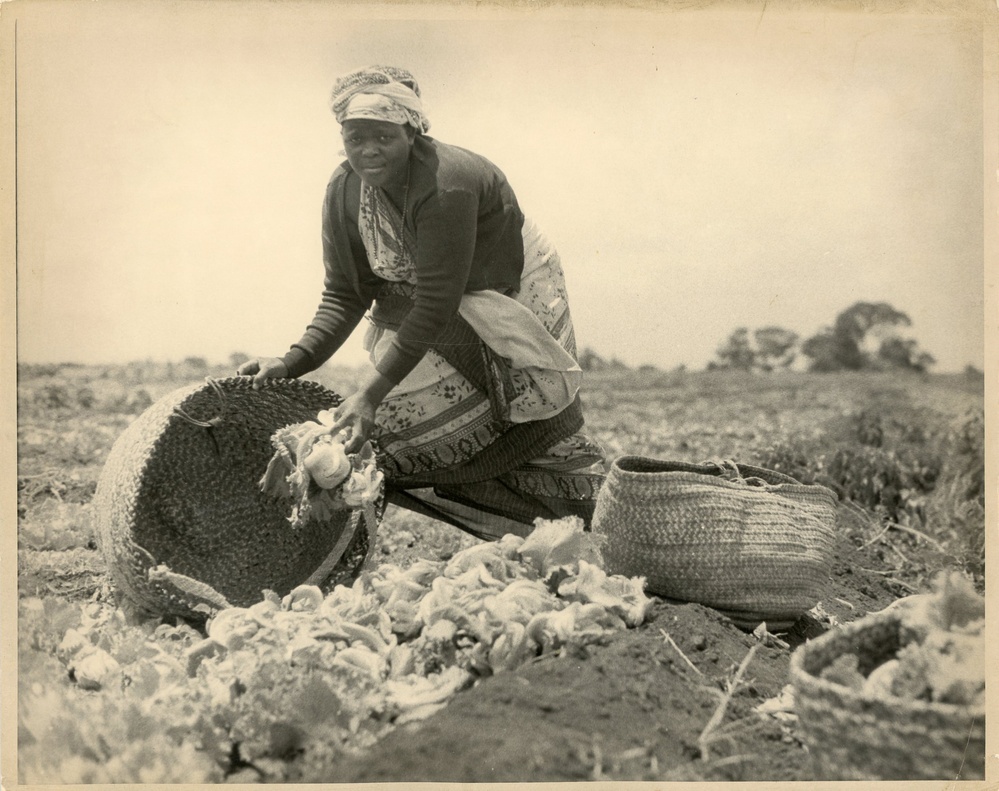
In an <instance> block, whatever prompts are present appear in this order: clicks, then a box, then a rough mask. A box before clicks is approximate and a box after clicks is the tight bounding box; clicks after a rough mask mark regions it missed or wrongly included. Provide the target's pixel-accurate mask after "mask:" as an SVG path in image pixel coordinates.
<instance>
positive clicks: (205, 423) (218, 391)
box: [173, 376, 229, 428]
mask: <svg viewBox="0 0 999 791" xmlns="http://www.w3.org/2000/svg"><path fill="white" fill-rule="evenodd" d="M205 382H207V383H208V384H209V385H210V386H211V388H212V390H214V391H215V395H216V396H218V399H219V414H218V415H216V416H215V417H213V418H211V419H209V420H198V419H197V418H193V417H191V416H190V415H189V414H187V412H185V411H184V409H183V407H181V406H180V404H178V405H177V406H175V407H174V408H173V411H174V413H175V414H177V415H179V416H180V417H182V418H183V419H184V420H186V421H187V422H188V423H191V424H192V425H195V426H201V428H215V427H216V426H220V425H222V423H223V422H224V421H225V415H226V410H227V409H228V406H229V405H228V403H227V402H226V400H225V393H224V392H222V388H221V387H219V384H218V382H216V381H215V380H214V379H212V378H211V377H210V376H209V377H208V378H206V379H205Z"/></svg>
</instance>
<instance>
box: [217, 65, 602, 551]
mask: <svg viewBox="0 0 999 791" xmlns="http://www.w3.org/2000/svg"><path fill="white" fill-rule="evenodd" d="M331 105H332V110H333V113H334V115H335V116H336V119H337V121H338V122H339V123H340V125H341V133H342V137H343V142H344V149H345V153H346V156H347V161H346V162H344V163H343V164H341V165H340V167H338V168H337V170H336V171H335V172H334V174H333V176H332V178H331V180H330V182H329V185H328V186H327V189H326V198H325V202H324V205H323V254H324V264H325V269H326V275H325V288H324V290H323V296H322V302H321V303H320V305H319V308H318V310H317V312H316V315H315V318H314V319H313V320H312V323H311V324H309V326H308V328H307V329H306V331H305V334H304V335H303V336H302V338H301V340H299V341H298V342H297V343H295V344H294V345H293V346H292V347H291V349H290V350H289V352H288V353H287V354H285V355H284V356H283V357H280V358H275V357H264V358H257V359H254V360H249V361H248V362H246V363H244V364H243V365H242V366H240V368H239V370H238V371H237V373H239V374H241V375H252V376H254V386H259V384H260V382H262V381H263V380H264V379H267V378H269V377H298V376H301V375H303V374H305V373H308V372H309V371H313V370H315V369H316V368H318V367H319V366H320V365H322V364H323V363H324V362H325V361H326V360H328V359H329V358H330V357H331V356H332V355H333V353H334V352H336V350H337V349H339V348H340V346H341V344H342V343H343V342H344V341H345V340H346V339H347V337H348V336H349V335H350V333H351V332H352V331H353V330H354V328H355V327H356V326H357V324H358V323H359V322H360V320H361V318H362V317H363V316H364V315H365V314H366V313H367V312H368V311H369V310H370V314H369V318H370V320H371V326H370V328H369V330H368V333H367V336H366V338H365V348H366V349H367V350H368V351H369V353H370V355H371V361H372V364H373V367H372V369H371V370H370V371H369V372H368V374H367V375H366V377H365V379H364V380H363V382H362V383H361V385H360V387H359V389H358V390H357V392H355V393H354V394H353V395H351V396H350V397H348V398H346V399H345V400H344V402H343V403H342V404H341V405H340V407H339V408H338V409H337V410H336V411H335V415H336V424H335V427H334V428H335V429H342V430H344V432H345V433H346V435H347V437H348V440H347V443H346V447H347V450H348V452H352V451H354V450H356V449H357V448H359V447H360V445H361V444H362V443H363V442H364V440H365V439H367V438H368V437H370V438H372V439H374V440H375V441H376V442H377V443H378V446H379V448H380V449H381V450H382V451H383V452H384V454H385V458H384V461H383V469H384V471H385V475H386V479H387V481H388V487H387V488H388V499H389V502H392V503H395V504H397V505H400V506H403V507H406V508H410V509H412V510H414V511H417V512H419V513H423V514H427V515H430V516H433V517H434V518H437V519H441V520H443V521H446V522H448V523H450V524H453V525H456V526H458V527H460V528H462V529H464V530H467V531H469V532H471V533H473V534H475V535H477V536H479V537H482V538H497V537H500V536H502V535H503V534H505V533H509V532H514V533H517V534H519V535H526V534H527V533H528V532H530V530H531V527H532V523H533V520H534V519H535V518H536V517H544V518H558V517H561V516H567V515H573V514H574V515H578V516H581V517H582V518H583V519H584V521H586V522H587V523H588V522H589V519H590V517H591V515H592V513H593V506H594V503H595V499H596V493H597V489H598V488H599V486H600V483H601V482H602V480H603V472H604V466H603V455H602V452H601V450H600V448H599V447H598V446H597V445H596V444H595V443H593V442H592V441H590V440H589V439H588V438H587V437H586V436H585V435H584V434H582V433H581V432H580V429H581V428H582V425H583V417H582V412H581V409H580V403H579V397H578V389H579V381H580V378H581V371H580V368H579V365H578V364H577V362H576V359H575V355H576V348H575V338H574V336H573V329H572V321H571V318H570V315H569V306H568V303H567V301H566V292H565V284H564V280H563V276H562V269H561V265H560V262H559V257H558V254H557V253H556V251H555V250H554V248H553V247H552V246H551V245H550V244H549V243H548V242H547V240H546V239H545V237H544V236H543V235H542V234H541V233H540V232H539V231H538V230H537V228H535V227H534V226H533V225H532V224H531V223H530V222H529V221H527V220H525V218H524V215H523V213H522V212H521V210H520V207H519V205H518V204H517V198H516V196H515V195H514V193H513V190H512V189H511V188H510V185H509V184H508V183H507V180H506V178H505V177H504V175H503V174H502V173H501V172H500V170H499V169H498V168H496V167H495V166H494V165H493V164H492V163H490V162H489V161H488V160H486V159H485V158H483V157H481V156H478V155H477V154H474V153H472V152H470V151H466V150H464V149H461V148H458V147H455V146H451V145H447V144H445V143H442V142H440V141H438V140H434V139H433V138H431V137H429V136H428V135H427V131H428V130H429V128H430V122H429V121H428V120H427V117H426V116H425V115H424V112H423V107H422V104H421V100H420V89H419V86H418V85H417V82H416V80H415V79H414V78H413V75H412V74H410V73H409V72H408V71H406V70H404V69H399V68H394V67H383V66H373V67H370V68H366V69H361V70H359V71H356V72H353V73H351V74H348V75H346V76H344V77H342V78H341V79H339V80H338V81H337V82H336V85H335V86H334V88H333V95H332V100H331Z"/></svg>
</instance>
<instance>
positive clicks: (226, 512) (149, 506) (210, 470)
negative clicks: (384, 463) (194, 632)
mask: <svg viewBox="0 0 999 791" xmlns="http://www.w3.org/2000/svg"><path fill="white" fill-rule="evenodd" d="M340 400H341V399H340V397H339V396H338V395H337V394H336V393H333V392H332V391H330V390H327V389H325V388H323V387H322V386H320V385H318V384H316V383H314V382H307V381H300V380H293V379H272V380H269V381H268V382H266V383H265V385H264V386H263V387H262V388H261V389H260V390H254V389H253V388H252V384H251V380H250V379H249V378H248V377H234V378H230V379H219V380H212V381H211V382H205V383H202V384H196V385H192V386H189V387H184V388H181V389H179V390H176V391H174V392H172V393H170V394H168V395H166V396H164V397H163V398H162V399H160V400H159V401H158V402H156V403H155V404H153V405H152V406H151V407H150V408H149V409H148V410H147V411H146V412H144V413H143V414H142V415H140V416H139V417H138V418H137V419H136V420H135V421H134V422H133V423H132V424H131V425H130V426H129V427H128V428H127V429H126V430H125V432H124V433H123V434H122V435H121V436H120V437H119V438H118V440H117V441H116V442H115V444H114V446H113V448H112V449H111V453H110V454H109V456H108V459H107V462H106V463H105V466H104V469H103V471H102V473H101V477H100V480H99V481H98V484H97V492H96V494H95V495H94V500H93V512H94V517H95V520H96V534H97V539H98V543H99V545H100V548H101V550H102V552H103V554H104V557H105V560H106V562H107V567H108V573H109V576H110V580H111V583H112V586H113V587H114V588H115V589H116V591H117V592H118V593H119V594H120V595H122V596H124V597H125V598H127V599H129V600H130V601H131V602H132V603H133V604H135V605H137V606H138V607H139V608H140V609H141V610H144V611H147V612H150V613H153V614H159V615H180V616H184V617H204V614H205V607H206V606H207V608H208V610H211V609H212V608H213V607H214V605H213V604H212V602H213V601H214V599H213V597H212V596H208V598H207V599H206V598H205V596H203V595H202V594H203V593H204V590H203V589H202V588H201V585H204V586H209V588H210V589H211V591H214V592H217V593H218V594H221V595H222V596H223V597H224V598H225V600H227V602H228V603H229V604H232V605H234V606H247V605H249V604H252V603H254V602H257V601H259V600H260V599H261V594H262V591H263V590H265V589H269V590H272V591H274V592H276V593H278V594H282V595H283V594H285V593H287V592H288V591H290V590H291V589H292V588H293V587H295V586H296V585H299V584H301V583H303V582H305V581H306V580H307V579H308V578H309V577H310V575H312V574H313V572H315V571H316V570H317V569H318V568H319V567H320V565H321V564H322V563H323V562H324V560H326V559H327V556H328V555H329V554H330V551H331V550H332V549H333V547H334V544H335V543H336V541H337V539H338V538H339V537H340V535H341V534H342V533H343V531H344V530H345V529H347V528H348V525H350V524H351V521H350V520H351V519H352V518H354V519H356V518H357V517H356V516H355V517H352V512H350V511H342V512H337V514H336V516H335V518H334V519H332V520H331V521H330V522H327V523H320V522H309V523H307V524H306V525H305V526H302V527H293V526H292V525H291V524H290V523H289V521H288V517H289V515H290V512H291V507H292V504H291V503H290V502H287V501H281V500H277V499H274V498H272V497H269V496H267V495H265V494H264V493H263V492H261V490H260V488H259V486H258V482H259V480H260V478H261V476H262V475H263V473H264V470H265V469H266V468H267V463H268V461H269V460H270V458H271V456H272V454H273V452H274V448H273V447H272V446H271V442H270V437H271V434H273V432H274V431H275V430H276V429H279V428H281V427H283V426H286V425H289V424H292V423H300V422H303V421H306V420H315V419H316V416H317V414H318V413H319V412H320V411H321V410H324V409H332V408H333V407H335V406H337V405H338V404H339V403H340ZM355 524H356V523H355ZM367 545H368V540H367V534H366V531H365V530H363V529H360V530H356V534H355V536H354V538H353V539H352V540H351V542H350V544H349V545H348V546H347V549H346V551H345V552H344V554H343V556H342V559H341V561H340V562H339V563H338V564H337V565H336V566H335V567H334V568H333V570H332V572H331V573H330V575H329V576H327V578H326V579H325V580H324V584H326V585H327V586H331V585H333V584H335V583H337V582H346V581H349V580H351V579H353V577H354V576H355V575H356V573H357V571H358V569H359V566H360V565H361V564H362V563H363V561H364V558H365V556H366V553H367V550H368V546H367ZM164 567H165V569H164ZM164 571H167V572H168V573H166V574H164V573H163V572H164ZM178 583H179V587H178ZM199 605H200V606H199ZM195 608H198V609H195Z"/></svg>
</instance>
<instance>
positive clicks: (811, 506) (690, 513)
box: [593, 456, 836, 631]
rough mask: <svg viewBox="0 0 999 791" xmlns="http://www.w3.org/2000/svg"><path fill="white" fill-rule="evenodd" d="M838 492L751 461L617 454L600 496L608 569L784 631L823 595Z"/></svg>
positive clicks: (744, 621) (596, 527)
mask: <svg viewBox="0 0 999 791" xmlns="http://www.w3.org/2000/svg"><path fill="white" fill-rule="evenodd" d="M835 513H836V495H835V494H833V493H832V492H831V491H830V490H828V489H826V488H824V487H822V486H815V485H804V484H801V483H799V482H798V481H796V480H795V479H794V478H790V477H788V476H786V475H782V474H780V473H778V472H774V471H772V470H766V469H763V468H760V467H751V466H749V465H745V464H740V465H735V464H733V463H732V462H727V463H726V464H724V465H723V464H687V463H685V462H671V461H660V460H656V459H649V458H643V457H640V456H624V457H622V458H619V459H617V460H616V461H615V462H614V463H613V464H612V465H611V469H610V472H609V473H608V474H607V478H606V480H605V481H604V484H603V486H602V487H601V489H600V493H599V495H598V497H597V504H596V510H595V513H594V515H593V531H594V532H596V533H600V534H603V535H605V536H606V537H607V541H605V543H604V549H603V554H604V559H605V561H606V563H607V568H608V571H610V572H612V573H614V574H624V575H626V576H644V577H645V578H646V581H647V589H648V590H649V591H650V592H651V593H655V594H657V595H659V596H664V597H666V598H670V599H678V600H680V601H688V602H697V603H699V604H704V605H707V606H709V607H713V608H715V609H717V610H720V611H721V612H722V613H724V614H725V615H727V616H728V617H729V618H731V619H732V620H733V621H734V622H735V623H736V624H737V625H738V626H740V627H742V628H744V629H752V628H754V627H755V626H757V625H758V624H759V623H760V622H761V621H766V623H767V627H768V628H769V629H770V630H771V631H773V630H777V629H786V628H788V627H790V626H791V625H792V624H793V623H794V622H795V621H796V620H798V618H800V617H801V615H802V614H803V613H805V612H806V611H808V610H809V609H811V608H812V607H814V606H815V603H816V602H817V601H818V600H819V599H820V598H821V596H822V592H823V589H824V586H825V584H826V582H827V580H828V578H829V574H830V571H831V565H832V546H833V530H834V524H835Z"/></svg>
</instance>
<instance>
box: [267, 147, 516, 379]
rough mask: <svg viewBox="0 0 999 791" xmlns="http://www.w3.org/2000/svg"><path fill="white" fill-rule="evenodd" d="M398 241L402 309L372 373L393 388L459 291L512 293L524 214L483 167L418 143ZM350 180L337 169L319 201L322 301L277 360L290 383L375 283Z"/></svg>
mask: <svg viewBox="0 0 999 791" xmlns="http://www.w3.org/2000/svg"><path fill="white" fill-rule="evenodd" d="M410 161H411V165H410V167H411V171H410V186H409V190H408V201H407V203H408V208H407V211H406V212H405V215H406V226H407V236H408V237H413V238H415V239H416V249H415V251H413V252H415V261H414V263H415V270H416V288H415V298H414V301H413V305H412V308H411V309H410V310H409V312H408V313H407V314H406V316H405V318H404V319H403V320H402V323H401V325H400V326H399V327H398V329H397V332H396V336H395V338H394V340H393V342H392V347H391V349H390V350H389V352H388V353H387V354H386V355H385V356H384V358H383V359H382V360H381V361H380V362H379V363H378V371H379V372H380V373H381V374H383V375H384V376H385V377H386V378H388V379H389V380H390V381H391V382H393V383H394V384H398V383H399V382H400V381H402V380H403V379H404V378H405V376H406V375H407V374H408V373H409V372H410V371H411V370H412V369H413V368H414V367H415V366H416V365H417V363H419V361H420V360H421V359H422V358H423V356H424V355H425V354H426V352H427V350H428V349H429V348H431V347H432V346H433V344H434V341H435V339H436V338H437V337H438V335H439V334H440V332H441V330H442V329H443V327H444V325H445V324H446V323H447V321H448V320H449V319H451V318H452V317H453V316H454V315H455V314H456V313H457V311H458V306H459V304H460V302H461V297H462V295H463V294H464V293H465V292H469V291H479V290H483V289H496V290H500V291H508V290H516V289H518V288H519V285H520V276H521V272H522V271H523V267H524V244H523V237H522V229H523V224H524V215H523V213H522V212H521V210H520V207H519V205H518V204H517V198H516V196H515V195H514V192H513V190H512V189H511V187H510V185H509V183H508V182H507V180H506V177H505V176H504V175H503V173H502V172H501V171H500V170H499V169H498V168H497V167H496V166H495V165H493V164H492V163H491V162H489V161H488V160H487V159H485V158H484V157H482V156H479V155H478V154H474V153H472V152H470V151H466V150H465V149H462V148H458V147H457V146H451V145H447V144H445V143H441V142H440V141H437V140H434V139H433V138H430V137H427V136H424V135H419V136H417V138H416V140H415V141H414V144H413V150H412V153H411V160H410ZM359 195H360V178H359V177H358V176H357V174H356V173H354V171H353V170H352V169H351V168H350V166H349V165H348V164H347V163H346V162H344V163H343V164H341V165H340V166H339V167H338V168H337V170H336V171H335V172H334V173H333V176H332V178H331V179H330V181H329V184H328V186H327V188H326V196H325V200H324V201H323V263H324V267H325V279H324V288H323V295H322V300H321V302H320V304H319V307H318V309H317V310H316V314H315V317H314V318H313V319H312V322H311V323H310V324H309V325H308V327H307V328H306V331H305V333H304V335H303V336H302V338H301V339H300V340H299V341H298V342H297V343H295V344H293V345H292V347H291V349H290V350H289V351H288V353H287V354H286V355H285V356H284V358H283V359H284V362H285V365H286V366H287V367H288V373H289V375H290V376H301V375H302V374H304V373H307V372H309V371H312V370H314V369H316V368H318V367H319V366H320V365H322V364H323V363H324V362H325V361H326V360H328V359H329V358H330V357H331V356H332V355H333V353H334V352H336V350H337V349H339V348H340V346H341V345H342V344H343V343H344V341H346V340H347V338H348V337H349V336H350V334H351V332H352V331H353V330H354V328H355V327H356V326H357V324H358V323H359V322H360V320H361V318H362V317H363V316H364V314H365V312H366V311H367V310H368V308H370V307H371V304H372V302H373V301H375V300H377V298H378V294H379V290H380V289H381V286H382V285H383V284H384V283H385V281H383V280H382V279H381V278H379V277H378V276H377V275H375V274H374V272H372V270H371V267H370V266H369V264H368V260H367V255H366V253H365V250H364V245H363V243H362V242H361V237H360V234H359V232H358V229H357V223H356V210H353V211H352V210H351V209H352V208H353V207H356V206H357V203H358V200H359Z"/></svg>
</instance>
